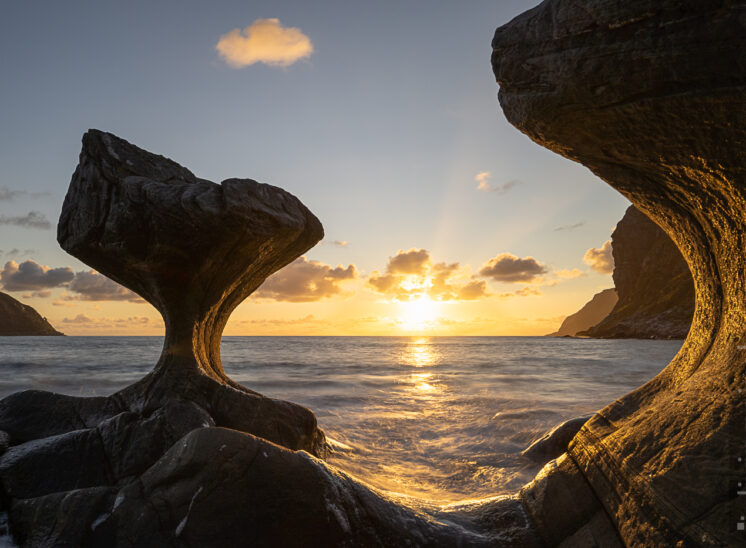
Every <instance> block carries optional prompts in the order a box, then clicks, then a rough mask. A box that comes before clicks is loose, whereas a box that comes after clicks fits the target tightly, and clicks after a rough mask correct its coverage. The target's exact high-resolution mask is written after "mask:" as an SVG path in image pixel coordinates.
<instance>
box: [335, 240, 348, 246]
mask: <svg viewBox="0 0 746 548" xmlns="http://www.w3.org/2000/svg"><path fill="white" fill-rule="evenodd" d="M332 245H335V246H337V247H347V246H348V245H350V242H348V241H347V240H334V241H333V242H332Z"/></svg>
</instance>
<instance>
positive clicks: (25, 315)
mask: <svg viewBox="0 0 746 548" xmlns="http://www.w3.org/2000/svg"><path fill="white" fill-rule="evenodd" d="M39 335H45V336H46V335H62V333H60V332H59V331H57V330H56V329H55V328H54V327H52V325H51V324H50V323H49V322H48V321H47V319H46V318H43V317H42V316H41V315H40V314H39V313H38V312H37V311H36V310H34V308H33V307H31V306H29V305H27V304H23V303H20V302H18V301H17V300H16V299H14V298H13V297H11V296H10V295H8V294H7V293H2V292H0V337H8V336H34V337H36V336H39Z"/></svg>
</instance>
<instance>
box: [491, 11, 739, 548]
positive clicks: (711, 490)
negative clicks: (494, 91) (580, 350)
mask: <svg viewBox="0 0 746 548" xmlns="http://www.w3.org/2000/svg"><path fill="white" fill-rule="evenodd" d="M744 48H746V3H744V2H742V1H720V0H715V1H712V2H685V3H681V2H674V1H668V0H666V1H659V0H656V1H653V0H633V1H629V2H603V1H600V0H581V1H569V0H547V1H545V2H543V3H542V4H540V5H539V6H537V7H536V8H534V9H532V10H530V11H528V12H526V13H524V14H522V15H521V16H519V17H517V18H516V19H514V20H513V21H511V22H510V23H508V24H507V25H505V26H503V27H501V28H499V29H498V30H497V31H496V33H495V37H494V40H493V57H492V63H493V68H494V72H495V75H496V78H497V81H498V83H499V85H500V94H499V98H500V104H501V106H502V108H503V111H504V112H505V115H506V116H507V118H508V120H509V121H510V122H511V123H512V124H513V125H515V126H516V127H517V128H519V129H520V130H521V131H523V132H524V133H526V134H527V135H528V136H529V137H530V138H532V139H533V140H534V141H536V142H537V143H539V144H541V145H543V146H545V147H547V148H549V149H551V150H553V151H555V152H557V153H559V154H562V155H563V156H566V157H568V158H570V159H572V160H575V161H578V162H580V163H582V164H584V165H585V166H587V167H589V168H590V169H591V170H592V171H593V172H594V173H595V174H597V175H598V176H599V177H601V178H602V179H603V180H605V181H606V182H608V183H609V184H610V185H612V186H613V187H614V188H616V189H617V190H619V191H620V192H622V193H623V194H624V195H625V196H626V197H627V198H629V200H630V201H631V202H632V203H633V204H634V205H635V206H636V207H637V208H638V209H639V210H640V211H642V212H643V213H644V214H645V215H647V216H649V217H650V218H652V219H654V220H655V222H656V223H657V224H658V225H659V226H660V227H661V228H662V229H663V230H664V231H665V232H666V233H667V234H668V236H669V237H670V238H671V239H672V240H673V242H674V243H675V244H676V246H677V247H678V249H679V251H680V252H681V253H682V255H683V256H684V259H685V260H686V262H687V264H688V266H689V268H690V270H691V273H692V277H693V280H694V290H695V313H694V317H693V321H692V326H691V330H690V332H689V335H688V337H687V339H686V341H685V343H684V345H683V347H682V349H681V351H680V352H679V354H678V355H677V356H676V357H675V358H674V360H673V361H672V362H671V364H670V365H669V366H668V367H667V368H666V369H664V370H663V371H662V372H661V373H660V374H659V375H658V376H657V377H656V378H655V379H653V380H651V381H650V382H649V383H647V384H645V385H644V386H642V387H641V388H639V389H637V390H636V391H634V392H632V393H630V394H629V395H627V396H625V397H623V398H621V399H620V400H618V401H616V402H614V403H612V404H610V405H609V406H607V407H606V408H604V409H602V410H601V411H600V412H599V413H597V414H596V415H595V416H594V417H593V418H591V420H590V421H588V422H587V423H586V424H585V425H584V426H583V428H581V430H580V431H579V433H578V435H576V436H575V438H574V439H573V440H572V441H571V443H570V446H569V450H568V453H567V458H566V459H565V462H566V463H567V464H566V465H565V468H566V470H564V471H563V470H561V469H560V468H557V469H556V470H557V471H553V470H549V471H547V472H546V474H545V475H544V477H543V479H542V480H541V481H542V482H544V483H545V484H546V488H545V489H544V490H543V492H544V493H545V494H544V496H543V497H542V498H535V499H534V501H533V502H531V503H530V507H531V510H530V512H529V513H530V515H531V516H532V521H533V523H534V524H535V525H536V527H537V529H538V530H539V531H540V533H541V535H542V536H543V537H544V538H545V539H551V541H552V542H551V543H554V544H556V543H559V542H561V541H562V542H571V539H576V538H578V537H577V536H576V535H581V534H582V535H584V536H585V537H586V538H587V536H588V535H589V534H590V535H602V534H605V533H604V531H608V529H609V527H611V528H613V530H615V531H616V532H617V533H618V535H619V537H620V538H621V540H622V542H624V544H626V545H636V546H669V545H681V546H699V545H738V544H740V543H742V542H743V536H742V534H741V533H740V532H738V531H737V529H736V523H737V521H738V519H739V518H740V516H741V515H743V514H744V510H745V509H744V507H743V506H744V503H743V502H742V499H743V497H740V498H739V497H738V496H737V495H736V492H735V490H734V487H733V486H734V485H735V484H736V482H737V481H738V478H739V477H740V476H739V473H740V474H741V475H742V472H743V470H742V468H738V467H737V465H736V458H737V457H738V456H739V455H740V454H741V453H742V452H743V446H744V442H745V441H746V428H745V427H744V424H746V411H745V406H746V402H744V398H743V395H742V393H741V390H743V389H745V388H746V351H745V350H744V349H746V346H744V344H743V340H744V332H745V330H744V327H746V326H745V325H744V323H745V320H744V318H746V299H745V297H746V281H745V280H746V278H744V274H743V273H744V271H746V270H745V268H744V256H745V255H746V253H745V250H746V241H745V236H744V228H745V227H744V219H745V218H746V186H745V182H744V181H746V167H745V166H744V161H743V150H744V147H745V146H746V108H744V100H743V98H744V96H745V94H746V57H744V55H743V54H742V52H743V51H744ZM555 484H556V485H557V486H558V487H557V488H554V485H555ZM573 490H575V491H577V492H578V493H579V492H581V491H585V492H586V493H587V495H588V497H589V498H590V499H595V501H596V503H597V505H596V506H598V507H599V508H602V510H603V514H602V513H599V512H597V511H596V509H595V507H593V508H591V507H588V508H585V509H583V510H582V511H581V512H580V515H579V516H569V515H565V514H564V512H565V510H566V506H565V504H566V502H567V501H566V497H565V495H564V493H566V492H572V491H573ZM576 498H579V497H576ZM524 500H527V498H526V497H525V496H524ZM596 516H597V517H596ZM677 543H678V544H677Z"/></svg>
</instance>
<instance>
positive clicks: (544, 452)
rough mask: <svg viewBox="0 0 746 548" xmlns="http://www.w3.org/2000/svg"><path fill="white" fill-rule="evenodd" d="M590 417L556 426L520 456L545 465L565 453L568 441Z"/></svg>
mask: <svg viewBox="0 0 746 548" xmlns="http://www.w3.org/2000/svg"><path fill="white" fill-rule="evenodd" d="M592 416H593V415H586V416H584V417H575V418H574V419H569V420H566V421H565V422H563V423H561V424H558V425H557V426H555V427H554V428H552V429H551V430H550V431H549V432H547V433H546V434H544V435H543V436H542V437H540V438H539V439H537V440H536V441H534V442H533V443H532V444H531V445H529V446H528V447H526V449H524V450H523V451H521V455H523V456H524V457H528V458H529V459H531V460H532V461H534V462H536V463H540V464H546V463H547V462H549V461H550V460H552V459H556V458H557V457H559V456H560V455H562V453H565V452H566V451H567V447H568V445H570V440H572V439H573V438H574V437H575V434H577V433H578V432H579V431H580V429H581V428H582V427H583V425H584V424H585V423H586V422H588V419H590V418H591V417H592Z"/></svg>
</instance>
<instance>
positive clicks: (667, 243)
mask: <svg viewBox="0 0 746 548" xmlns="http://www.w3.org/2000/svg"><path fill="white" fill-rule="evenodd" d="M611 245H612V250H613V253H614V285H615V286H616V291H617V294H618V295H619V300H618V301H617V303H616V305H615V306H614V308H613V310H611V312H610V313H609V314H608V315H607V316H606V317H605V318H604V319H603V320H602V321H600V322H597V323H596V324H594V325H593V326H592V327H590V329H587V330H581V332H580V333H579V334H580V335H586V336H589V337H601V338H624V339H628V338H635V339H684V338H686V334H687V333H688V332H689V326H690V325H691V323H692V316H693V315H694V283H693V282H692V275H691V274H690V273H689V267H688V266H687V265H686V262H685V261H684V258H683V257H682V256H681V253H680V252H679V250H678V249H677V248H676V246H675V245H674V243H673V242H672V241H671V238H669V237H668V235H667V234H666V233H665V232H663V230H661V228H660V227H659V226H658V225H656V224H655V223H654V222H653V221H651V220H650V219H649V218H648V217H647V216H646V215H645V214H643V213H641V212H640V211H639V210H638V209H637V208H636V207H635V206H630V207H629V209H627V211H626V213H625V214H624V217H622V219H621V220H620V221H619V223H618V224H617V227H616V229H615V230H614V232H613V233H612V235H611Z"/></svg>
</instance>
